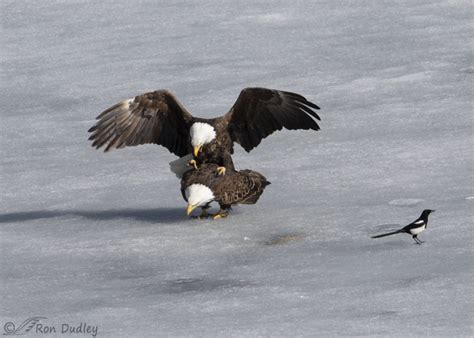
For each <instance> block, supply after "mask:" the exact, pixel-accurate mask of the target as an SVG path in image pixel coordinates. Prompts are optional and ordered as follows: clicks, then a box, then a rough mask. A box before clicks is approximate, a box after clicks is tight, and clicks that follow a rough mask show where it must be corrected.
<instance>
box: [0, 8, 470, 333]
mask: <svg viewBox="0 0 474 338" xmlns="http://www.w3.org/2000/svg"><path fill="white" fill-rule="evenodd" d="M472 9H473V8H472V3H471V2H470V1H447V0H446V1H432V2H429V1H410V2H385V1H384V2H382V1H361V2H353V3H347V2H338V1H334V2H332V1H325V2H320V1H318V2H316V1H314V2H309V1H237V2H230V1H226V2H222V1H214V0H205V1H199V2H198V1H194V2H191V1H172V2H164V1H159V2H152V1H141V2H130V1H119V2H89V1H25V2H23V1H22V2H20V1H8V0H2V1H1V10H0V13H1V14H0V18H1V30H2V33H1V34H0V37H1V38H0V39H1V46H2V47H1V48H0V55H1V62H2V66H1V74H2V75H1V76H2V80H1V83H0V88H1V93H2V95H1V99H0V100H1V105H2V109H1V121H0V122H1V123H0V128H1V133H0V137H1V144H2V146H1V147H0V151H1V157H2V164H1V172H0V173H1V186H0V188H1V192H0V196H1V197H0V198H1V205H0V208H1V210H0V229H1V239H0V240H1V244H0V245H1V252H0V253H1V255H0V265H1V293H0V297H1V301H0V310H1V312H0V321H1V322H0V330H2V328H3V325H4V324H5V323H6V322H8V321H11V322H13V323H15V324H17V326H18V325H19V323H21V322H22V321H23V320H25V319H26V318H28V317H33V316H42V317H46V318H47V319H42V320H41V322H42V323H43V324H45V325H51V326H53V325H60V323H71V324H76V325H79V323H81V322H87V323H88V324H91V325H97V326H98V327H99V332H98V336H101V337H117V336H123V337H146V336H229V335H233V336H295V335H304V336H310V335H313V336H314V335H317V336H336V335H337V336H340V335H343V336H348V335H361V336H367V335H379V336H387V335H390V336H400V337H406V336H422V335H430V336H434V335H437V336H451V337H453V336H472V335H473V327H474V325H473V324H474V323H473V312H474V310H473V296H472V295H473V294H474V292H473V251H472V247H473V237H472V224H473V212H472V211H473V199H472V196H474V192H473V151H472V149H473V143H474V142H473V117H472V116H473V115H472V110H473V109H472V108H473V107H472V102H473V101H472V94H473V93H472V88H473V80H472V76H473V74H474V72H473V69H474V65H473V57H472V19H473V18H472ZM246 86H265V87H271V88H278V89H284V90H290V91H295V92H298V93H300V94H302V95H304V96H306V97H307V98H308V99H310V100H311V101H313V102H315V103H317V104H318V105H320V106H321V108H322V109H321V111H320V115H321V117H322V119H323V121H322V123H321V127H322V130H321V131H320V132H317V133H315V132H304V131H301V132H288V131H284V132H279V133H276V134H274V135H272V136H270V137H269V138H267V139H265V140H264V141H263V142H262V144H261V145H260V146H259V147H258V148H256V149H255V150H253V151H252V152H251V153H250V154H246V153H245V151H243V150H242V149H241V148H239V147H238V146H237V148H238V149H237V151H236V154H235V157H234V161H235V163H236V165H237V167H238V168H250V169H253V170H257V171H259V172H261V173H262V174H264V175H265V176H266V177H267V178H268V179H269V180H270V181H271V182H272V185H271V186H269V187H268V188H267V189H266V191H265V193H264V194H263V196H262V198H261V199H260V201H259V202H258V204H257V205H254V206H242V207H237V208H235V210H234V212H233V213H232V215H231V216H230V218H228V219H225V220H219V221H212V220H205V221H196V220H190V219H188V218H187V217H186V214H185V206H186V205H185V202H184V201H183V200H182V197H181V194H180V191H179V182H178V180H177V179H176V177H175V176H174V174H173V173H171V172H170V171H169V166H168V163H169V162H170V161H172V160H175V159H176V158H175V157H174V156H173V155H172V154H170V153H168V151H167V150H166V149H164V148H162V147H159V146H153V145H147V146H140V147H134V148H128V149H122V150H117V151H113V152H111V153H107V154H104V153H102V152H99V151H96V150H94V149H93V148H92V147H91V146H90V143H89V142H88V141H87V137H88V135H87V129H88V128H89V127H90V126H91V125H92V124H93V122H94V118H95V116H96V115H97V114H98V113H100V112H101V111H102V110H103V109H105V108H107V107H109V106H111V105H113V104H115V103H117V102H119V101H121V100H125V99H127V98H129V97H132V96H133V95H136V94H140V93H143V92H145V91H148V90H154V89H160V88H168V89H170V90H171V91H172V92H173V93H175V95H176V96H177V97H178V99H179V100H180V101H181V102H182V103H183V104H184V105H185V106H186V107H187V108H188V109H189V110H190V111H191V112H193V113H194V114H195V115H198V116H203V117H211V116H217V115H221V114H223V113H225V112H226V111H227V110H228V109H229V108H230V107H231V105H232V104H233V102H234V101H235V99H236V98H237V96H238V94H239V92H240V90H241V89H242V88H243V87H246ZM424 208H431V209H436V210H437V211H436V213H434V214H433V215H432V216H431V217H430V223H429V225H428V228H427V230H426V231H425V232H423V233H422V234H421V235H420V238H421V239H422V240H426V243H425V244H423V245H422V246H418V245H415V244H414V242H413V240H412V239H411V238H410V237H409V236H407V235H398V236H392V237H388V238H383V239H378V240H374V239H371V238H370V236H371V235H373V234H376V233H378V231H382V230H383V229H393V228H395V229H396V228H397V227H399V226H402V225H405V224H407V223H409V222H411V221H413V220H414V219H415V218H417V217H418V216H419V214H420V213H421V211H422V210H423V209H424ZM36 334H37V335H39V333H36ZM29 335H30V336H33V335H34V334H33V333H29Z"/></svg>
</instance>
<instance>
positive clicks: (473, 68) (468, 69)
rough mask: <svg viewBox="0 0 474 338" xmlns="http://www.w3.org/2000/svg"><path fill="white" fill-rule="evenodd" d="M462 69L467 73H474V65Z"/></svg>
mask: <svg viewBox="0 0 474 338" xmlns="http://www.w3.org/2000/svg"><path fill="white" fill-rule="evenodd" d="M461 71H462V72H464V73H467V74H474V67H467V68H463V69H461Z"/></svg>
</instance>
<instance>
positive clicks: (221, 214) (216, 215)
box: [212, 209, 229, 219]
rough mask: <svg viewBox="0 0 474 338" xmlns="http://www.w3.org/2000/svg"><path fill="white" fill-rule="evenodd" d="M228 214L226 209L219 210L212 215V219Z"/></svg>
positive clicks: (224, 216)
mask: <svg viewBox="0 0 474 338" xmlns="http://www.w3.org/2000/svg"><path fill="white" fill-rule="evenodd" d="M227 216H229V212H228V211H227V210H222V209H221V210H219V212H218V213H217V214H214V215H212V218H213V219H219V218H226V217H227Z"/></svg>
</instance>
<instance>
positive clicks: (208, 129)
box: [189, 122, 216, 156]
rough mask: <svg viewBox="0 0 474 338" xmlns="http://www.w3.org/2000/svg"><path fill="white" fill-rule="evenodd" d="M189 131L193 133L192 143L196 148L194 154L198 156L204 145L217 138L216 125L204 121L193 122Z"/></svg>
mask: <svg viewBox="0 0 474 338" xmlns="http://www.w3.org/2000/svg"><path fill="white" fill-rule="evenodd" d="M189 133H190V135H191V145H192V146H193V148H194V156H198V154H199V152H200V151H201V148H202V146H203V145H205V144H207V143H209V142H211V141H212V140H213V139H215V138H216V130H215V129H214V127H213V126H211V125H210V124H208V123H204V122H195V123H193V125H192V126H191V130H190V131H189Z"/></svg>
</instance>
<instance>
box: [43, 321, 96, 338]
mask: <svg viewBox="0 0 474 338" xmlns="http://www.w3.org/2000/svg"><path fill="white" fill-rule="evenodd" d="M35 329H36V333H63V334H88V335H91V336H92V337H94V338H95V337H96V336H97V333H98V332H99V327H98V326H96V325H88V324H87V323H80V324H79V325H71V324H68V323H62V324H61V325H60V326H59V325H55V326H50V325H43V324H40V323H38V324H36V325H35Z"/></svg>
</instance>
